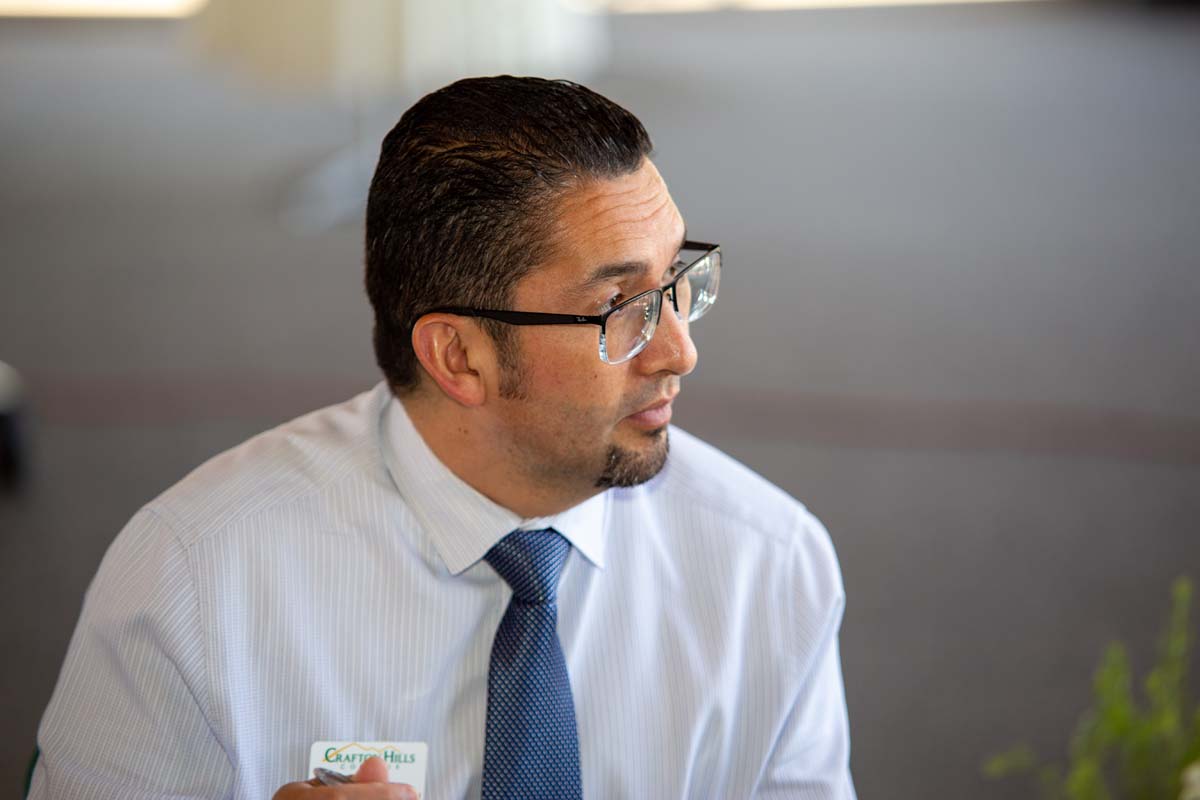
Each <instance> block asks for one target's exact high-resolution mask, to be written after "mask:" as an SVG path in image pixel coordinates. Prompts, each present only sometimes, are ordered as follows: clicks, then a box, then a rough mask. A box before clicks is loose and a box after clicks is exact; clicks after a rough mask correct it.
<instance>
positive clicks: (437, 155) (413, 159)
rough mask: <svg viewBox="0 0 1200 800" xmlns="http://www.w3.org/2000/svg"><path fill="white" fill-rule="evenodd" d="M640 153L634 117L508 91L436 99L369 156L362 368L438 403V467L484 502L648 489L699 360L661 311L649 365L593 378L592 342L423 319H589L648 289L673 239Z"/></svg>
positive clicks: (534, 90) (456, 87)
mask: <svg viewBox="0 0 1200 800" xmlns="http://www.w3.org/2000/svg"><path fill="white" fill-rule="evenodd" d="M650 146H651V145H650V139H649V137H648V136H647V134H646V132H645V130H644V128H643V127H642V125H641V124H640V123H639V122H638V121H637V119H636V118H635V117H633V115H631V114H630V113H629V112H627V111H625V110H624V109H622V108H620V107H619V106H617V105H616V104H614V103H612V102H611V101H609V100H607V99H605V98H603V97H601V96H599V95H597V94H595V93H594V92H591V91H589V90H587V89H585V88H583V87H581V86H577V85H575V84H571V83H567V82H559V81H544V80H540V79H532V78H511V77H501V78H487V79H471V80H465V81H460V82H458V83H455V84H453V85H451V86H449V87H446V88H445V89H442V90H440V91H438V92H435V93H433V94H431V95H429V96H427V97H425V98H424V99H422V100H421V101H420V102H418V103H417V104H416V105H415V106H414V107H413V108H412V109H411V110H410V111H408V112H407V113H406V114H405V115H404V117H402V118H401V120H400V122H399V124H397V126H396V127H395V128H394V129H393V130H392V132H391V133H390V134H389V135H388V136H387V138H386V139H385V140H384V144H383V149H382V154H381V157H380V162H379V167H378V169H377V171H376V175H375V179H374V181H373V183H372V186H371V193H370V197H369V201H368V209H367V290H368V294H369V295H370V298H371V302H372V305H373V306H374V308H375V317H376V325H375V348H376V357H377V360H378V361H379V364H380V366H381V367H382V369H383V371H384V374H385V375H386V376H387V379H388V382H389V384H390V385H391V387H392V389H393V391H395V392H396V393H397V394H398V395H399V396H401V397H404V398H407V397H409V396H414V395H416V396H424V397H425V398H427V399H428V398H432V399H433V401H434V402H436V403H438V404H440V405H439V406H438V411H437V413H436V415H435V419H436V422H437V424H440V425H442V433H441V435H440V440H439V441H438V442H437V443H436V444H437V445H440V446H441V451H440V452H439V455H440V456H443V460H447V457H448V458H449V460H448V461H447V463H450V461H455V460H456V459H457V461H458V462H459V463H458V464H457V467H458V468H456V469H455V471H456V472H459V474H460V476H464V477H466V475H464V473H466V474H469V475H470V476H471V477H472V478H473V480H470V482H472V483H473V484H475V485H476V488H479V489H481V491H485V493H489V492H487V491H486V488H487V487H488V486H489V485H490V486H493V487H495V486H496V485H497V484H498V483H499V484H504V483H505V482H506V481H507V482H513V481H516V482H523V483H524V484H526V485H528V486H530V487H534V489H533V491H536V492H542V493H544V494H546V495H547V497H546V502H545V503H543V504H542V505H544V506H546V507H552V506H554V504H555V500H554V498H558V499H562V498H568V497H577V496H578V495H580V494H586V493H587V492H594V491H595V489H596V488H597V487H604V486H608V485H632V484H635V483H640V482H642V481H645V480H647V479H649V478H650V477H652V476H653V475H654V474H655V473H657V471H658V470H659V469H660V468H661V466H662V464H663V462H664V460H665V457H666V451H667V434H666V422H667V420H669V418H670V406H669V402H667V405H665V406H663V405H662V404H663V403H664V401H669V400H670V398H672V397H673V396H674V394H675V393H676V392H677V391H678V387H679V377H680V376H682V375H684V374H686V373H687V372H689V371H690V370H691V369H692V368H693V366H694V365H695V357H696V354H695V348H694V347H693V346H692V343H691V340H690V338H689V337H688V333H687V323H686V321H681V320H679V319H677V318H676V317H675V316H674V314H673V313H672V312H671V311H670V310H669V309H668V310H665V311H664V312H663V313H662V315H661V321H660V323H659V328H658V331H657V333H656V334H655V336H654V338H653V340H651V342H650V344H649V345H648V346H647V347H646V349H645V350H643V351H642V352H641V353H640V354H639V355H637V356H636V357H635V358H633V359H631V360H629V361H627V362H625V363H622V364H615V365H614V364H607V363H604V362H603V361H601V359H600V357H599V353H598V347H597V345H598V340H599V329H598V328H597V327H594V326H588V325H583V326H574V325H563V326H557V325H556V326H536V327H511V326H509V325H506V324H505V323H502V322H495V321H492V320H487V319H479V318H475V317H469V316H459V315H455V314H447V313H427V312H430V311H431V310H434V309H438V308H440V307H447V306H456V307H475V308H486V309H513V310H521V311H535V312H553V313H563V314H577V315H595V314H599V313H602V312H603V311H604V310H605V308H607V307H608V306H609V305H610V304H611V303H612V302H613V301H614V299H615V300H616V301H619V300H620V299H623V298H625V297H630V296H633V295H635V294H637V293H638V292H642V291H646V290H649V289H654V288H657V287H658V286H661V285H662V284H663V283H665V282H666V281H667V280H668V279H669V278H670V276H671V274H672V272H671V270H672V268H673V267H674V266H675V265H676V264H677V259H678V255H679V250H680V245H681V242H682V240H683V238H684V236H683V235H684V226H683V220H682V218H681V217H680V215H679V211H678V209H677V208H676V207H675V204H674V203H673V202H672V201H671V198H670V195H669V194H668V192H667V188H666V185H665V183H663V181H662V178H661V177H660V176H659V174H658V171H657V170H656V169H655V168H654V165H653V164H652V163H651V162H650V161H649V160H648V159H647V154H648V153H649V151H650ZM598 274H599V275H601V279H600V280H596V276H597V275H598ZM651 406H658V409H657V410H654V411H646V409H647V408H648V407H651ZM643 412H644V413H643ZM451 420H453V422H452V424H451V422H450V421H451ZM423 433H424V431H423ZM427 438H428V437H427ZM434 449H435V451H438V450H439V447H438V446H435V448H434ZM472 459H474V460H476V461H478V462H479V463H476V464H474V466H472ZM451 466H452V467H455V466H456V465H454V464H452V465H451ZM489 470H492V471H496V470H499V471H500V472H501V473H502V474H503V475H504V479H505V480H504V481H489V479H488V478H487V475H486V473H487V472H488V471H489ZM585 489H586V492H585V491H584V490H585ZM490 494H491V495H492V496H493V499H501V500H502V501H505V502H506V503H507V504H508V505H509V507H510V508H515V506H516V504H517V503H516V502H514V501H512V500H511V499H508V498H501V497H500V496H499V495H501V494H503V492H502V490H501V489H499V488H495V489H494V491H492V492H490ZM528 507H529V508H537V507H540V506H539V505H538V503H531V504H530V505H529V506H528Z"/></svg>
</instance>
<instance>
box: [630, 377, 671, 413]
mask: <svg viewBox="0 0 1200 800" xmlns="http://www.w3.org/2000/svg"><path fill="white" fill-rule="evenodd" d="M680 386H681V384H680V380H679V377H678V376H676V377H673V378H671V379H669V380H667V381H665V382H663V383H661V384H659V385H657V386H655V387H653V388H650V389H647V390H646V391H644V392H641V393H639V394H638V396H637V397H636V398H635V399H633V400H631V401H630V402H629V403H628V405H627V407H626V409H625V413H624V416H629V415H630V414H636V413H637V412H639V411H641V410H642V409H644V408H645V407H646V406H648V405H650V404H651V403H654V402H657V401H659V400H661V399H662V398H663V396H664V395H665V396H668V397H670V396H673V395H675V394H677V393H678V392H679V390H680Z"/></svg>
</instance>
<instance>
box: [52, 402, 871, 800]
mask: <svg viewBox="0 0 1200 800" xmlns="http://www.w3.org/2000/svg"><path fill="white" fill-rule="evenodd" d="M670 441H671V454H670V457H669V458H668V461H667V465H666V467H665V468H664V470H663V471H662V472H661V473H660V474H659V475H658V476H657V477H655V478H654V479H653V480H651V481H649V482H648V483H646V484H643V485H641V486H637V487H634V488H629V489H611V490H608V491H606V492H604V493H602V494H599V495H597V496H596V497H594V498H592V499H591V500H588V501H587V502H585V503H583V504H581V505H579V506H576V507H575V508H572V509H570V510H569V511H566V512H564V513H562V514H559V515H556V516H553V517H548V518H541V519H533V520H529V519H521V518H519V517H517V516H516V515H515V514H513V513H512V512H510V511H508V510H506V509H504V508H502V507H500V506H498V505H496V504H495V503H493V502H491V501H490V500H488V499H487V498H486V497H484V496H483V495H481V494H480V493H478V492H476V491H475V490H474V489H472V488H471V487H470V486H468V485H467V484H465V483H464V482H462V481H461V480H459V479H458V478H457V477H456V476H455V475H454V474H452V473H451V472H450V471H449V470H448V469H447V468H446V467H445V466H444V465H443V464H442V463H441V462H440V461H438V459H437V458H436V457H435V456H434V455H433V453H432V452H431V451H430V450H429V448H428V447H427V446H426V445H425V443H424V441H423V440H422V438H421V436H420V434H419V433H418V432H417V431H416V430H415V428H414V427H413V425H412V423H411V422H410V420H409V418H408V416H407V414H406V413H405V411H404V407H403V405H402V404H401V403H399V402H398V401H396V400H395V399H394V398H393V397H392V396H391V394H390V393H389V392H388V390H387V387H386V386H385V385H384V384H380V385H379V386H377V387H376V388H375V389H374V390H372V391H369V392H366V393H364V394H362V395H359V396H358V397H356V398H354V399H352V400H350V401H348V402H346V403H344V404H341V405H338V406H333V407H330V408H327V409H322V410H320V411H317V412H314V413H312V414H309V415H307V416H304V417H301V418H299V419H297V420H294V421H292V422H290V423H287V424H285V425H282V426H280V427H278V428H275V429H273V430H271V431H268V432H266V433H263V434H261V435H259V436H257V437H255V438H253V439H251V440H249V441H248V442H246V443H245V444H243V445H241V446H239V447H236V448H234V449H233V450H230V451H228V452H226V453H224V454H222V455H219V456H217V457H216V458H214V459H212V460H211V461H209V462H208V463H206V464H204V465H203V466H201V467H200V468H199V469H197V470H196V471H195V472H193V473H192V474H191V475H189V476H188V477H187V478H185V479H184V480H183V481H181V482H180V483H179V484H177V485H176V486H174V487H172V488H171V489H169V490H168V491H166V492H165V493H164V494H163V495H161V496H160V497H158V498H157V499H155V500H154V501H152V502H151V503H149V504H147V505H146V506H145V507H144V508H143V509H142V510H140V511H139V512H138V513H137V515H136V516H134V518H133V519H132V521H131V522H130V523H129V525H128V526H127V527H126V528H125V530H124V531H122V532H121V534H120V536H118V538H117V539H116V541H115V542H114V543H113V545H112V547H111V548H110V549H109V552H108V554H107V555H106V556H105V558H104V561H103V563H102V564H101V567H100V570H99V572H98V574H97V576H96V578H95V580H94V581H93V583H92V585H91V587H90V588H89V590H88V593H87V596H86V599H85V602H84V608H83V613H82V616H81V618H80V621H79V625H78V627H77V629H76V631H75V634H74V636H73V638H72V640H71V645H70V649H69V651H68V654H67V659H66V663H65V664H64V666H63V670H62V674H61V675H60V677H59V681H58V685H57V687H56V689H55V692H54V696H53V698H52V699H51V702H50V705H49V707H48V708H47V710H46V714H45V717H44V718H43V720H42V725H41V728H40V731H39V745H40V747H41V750H42V757H41V759H40V761H39V763H38V765H37V769H36V772H35V775H34V783H33V790H32V797H34V798H37V799H38V800H42V799H43V798H51V797H53V798H114V800H118V799H119V800H137V798H161V797H178V798H182V797H188V798H193V797H194V798H228V797H234V798H253V799H254V800H264V799H265V798H269V797H271V795H272V794H273V793H274V792H275V791H276V790H277V789H278V788H279V786H281V785H282V784H284V783H287V782H289V781H295V780H303V779H305V778H307V777H308V774H307V771H308V756H309V748H310V746H311V745H312V743H313V742H315V741H318V740H358V741H384V740H390V741H406V742H426V743H428V746H429V764H428V774H427V778H426V796H427V797H428V798H435V799H436V798H460V797H478V796H479V792H480V773H481V770H482V764H483V737H484V725H485V719H486V710H487V671H488V663H489V656H490V653H491V646H492V639H493V637H494V635H495V633H496V629H497V627H498V626H499V623H500V618H501V616H502V615H503V613H504V610H505V608H506V607H507V605H508V601H509V598H510V596H511V590H510V589H509V588H508V586H507V585H506V584H505V582H504V581H503V580H502V579H501V578H500V577H499V576H498V575H497V574H496V573H495V571H494V570H493V569H492V568H491V567H490V566H489V565H488V564H487V563H486V562H484V561H482V560H481V559H482V557H483V555H484V553H486V552H487V551H488V549H489V548H491V546H492V545H493V544H495V543H496V542H497V541H498V540H499V539H500V538H501V537H503V536H504V535H505V534H507V533H509V532H510V531H512V530H514V529H516V528H518V527H525V528H531V529H532V528H545V527H553V528H555V529H557V530H558V531H560V532H561V533H562V534H563V535H564V536H566V538H567V539H568V540H570V542H571V544H572V546H573V547H572V550H571V554H570V556H569V557H568V559H567V564H566V566H565V568H564V570H563V575H562V579H561V582H560V588H559V594H558V597H559V600H558V605H559V634H560V638H561V640H562V645H563V651H564V654H565V657H566V661H567V666H568V670H569V673H570V679H571V685H572V688H573V693H574V699H575V709H576V717H577V720H578V726H579V742H580V761H581V767H582V773H583V785H584V794H585V796H586V797H591V798H606V799H607V798H626V797H628V798H673V797H713V798H749V797H762V798H768V797H778V798H784V797H787V798H802V799H803V800H818V799H820V800H846V799H847V798H851V799H852V798H854V788H853V784H852V781H851V778H850V772H849V733H848V723H847V715H846V704H845V698H844V692H843V687H842V677H841V667H840V662H839V656H838V629H839V626H840V622H841V619H842V610H843V607H844V593H843V589H842V583H841V576H840V573H839V570H838V565H837V560H836V557H835V555H834V551H833V547H832V545H831V543H830V540H829V536H828V534H827V533H826V531H825V529H824V528H823V527H822V526H821V524H820V522H818V521H817V519H816V518H815V517H813V516H812V515H811V514H810V513H809V512H808V511H807V510H806V509H805V508H804V507H803V506H802V505H801V504H800V503H798V502H796V501H795V500H794V499H792V498H791V497H789V496H788V495H787V494H785V493H784V492H782V491H780V490H779V489H777V488H775V487H774V486H772V485H771V484H769V483H768V482H767V481H765V480H763V479H762V478H761V477H759V476H758V475H756V474H754V473H753V472H751V471H750V470H748V469H746V468H745V467H743V466H742V465H740V464H738V463H737V462H735V461H733V460H731V459H730V458H728V457H727V456H725V455H723V454H721V453H719V452H718V451H716V450H714V449H712V448H711V447H709V446H707V445H705V444H704V443H702V442H700V441H699V440H697V439H695V438H694V437H692V436H690V435H688V434H687V433H685V432H683V431H681V430H678V429H671V432H670Z"/></svg>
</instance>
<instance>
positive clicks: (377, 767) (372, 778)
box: [354, 756, 388, 783]
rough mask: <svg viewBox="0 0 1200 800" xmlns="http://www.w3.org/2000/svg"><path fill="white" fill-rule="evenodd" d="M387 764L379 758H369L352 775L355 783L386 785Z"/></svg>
mask: <svg viewBox="0 0 1200 800" xmlns="http://www.w3.org/2000/svg"><path fill="white" fill-rule="evenodd" d="M387 779H388V768H387V764H386V763H385V762H384V760H383V759H382V758H380V757H379V756H371V757H370V758H368V759H367V760H366V761H364V762H363V763H362V764H361V765H360V766H359V768H358V772H356V773H354V782H355V783H387Z"/></svg>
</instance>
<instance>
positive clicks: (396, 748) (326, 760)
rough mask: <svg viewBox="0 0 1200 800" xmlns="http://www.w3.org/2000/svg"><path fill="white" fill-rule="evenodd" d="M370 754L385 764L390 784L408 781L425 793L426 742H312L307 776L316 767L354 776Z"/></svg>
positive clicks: (427, 753)
mask: <svg viewBox="0 0 1200 800" xmlns="http://www.w3.org/2000/svg"><path fill="white" fill-rule="evenodd" d="M371 756H379V757H380V758H382V759H383V763H384V764H387V768H388V782H389V783H407V784H408V785H410V786H412V787H413V788H414V789H416V790H417V795H419V796H420V797H424V796H425V766H426V765H427V764H428V762H429V745H427V744H425V742H313V746H312V749H311V750H310V751H309V757H308V761H309V763H308V776H309V777H310V778H311V777H312V774H313V772H312V771H313V770H314V769H315V768H317V767H321V768H323V769H328V770H332V771H333V772H340V773H341V774H343V775H353V774H354V773H355V772H357V771H358V768H359V767H360V766H362V763H363V762H364V761H366V760H367V759H368V758H370V757H371Z"/></svg>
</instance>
